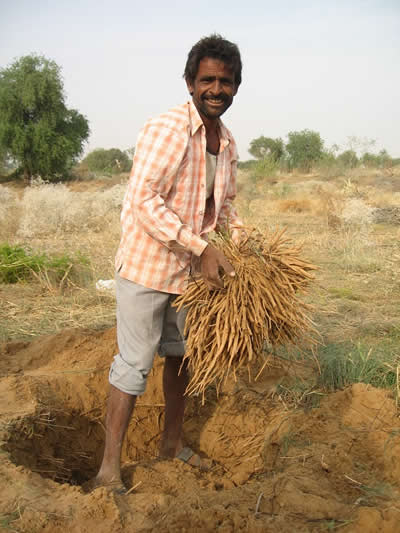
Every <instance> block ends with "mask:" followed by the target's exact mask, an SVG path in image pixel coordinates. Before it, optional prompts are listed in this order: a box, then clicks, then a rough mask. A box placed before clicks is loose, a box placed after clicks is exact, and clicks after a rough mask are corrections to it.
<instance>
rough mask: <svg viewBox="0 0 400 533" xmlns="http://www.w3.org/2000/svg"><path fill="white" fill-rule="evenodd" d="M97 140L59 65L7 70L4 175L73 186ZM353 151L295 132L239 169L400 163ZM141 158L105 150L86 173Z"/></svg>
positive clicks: (25, 63)
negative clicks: (70, 101)
mask: <svg viewBox="0 0 400 533" xmlns="http://www.w3.org/2000/svg"><path fill="white" fill-rule="evenodd" d="M89 132H90V130H89V123H88V120H87V119H86V117H84V116H83V115H82V114H80V113H79V112H78V111H77V110H76V109H69V108H68V107H67V106H66V104H65V95H64V87H63V80H62V77H61V72H60V67H59V66H58V65H57V64H56V63H55V62H54V61H51V60H49V59H46V58H45V57H43V56H39V55H35V54H31V55H28V56H24V57H21V58H20V59H18V60H16V61H15V62H14V63H13V64H11V65H10V66H9V67H7V68H2V69H0V174H7V175H8V176H11V177H12V178H19V177H21V176H23V177H24V178H25V179H26V180H27V179H29V178H31V177H36V176H40V177H41V178H43V179H45V180H48V181H62V180H64V179H67V178H69V177H70V176H71V174H72V169H76V164H77V162H78V160H79V158H80V157H81V155H82V153H83V149H84V145H85V143H86V141H87V139H88V137H89ZM350 144H351V146H350V148H349V149H348V150H345V151H343V152H341V153H339V149H338V147H335V148H334V149H333V148H332V149H330V150H327V149H326V148H325V147H324V141H323V140H322V139H321V136H320V134H319V133H317V132H315V131H311V130H308V129H305V130H302V131H292V132H290V133H289V134H288V141H287V142H286V143H285V142H284V141H283V140H282V139H281V138H276V139H274V138H271V137H264V136H261V137H258V138H257V139H253V140H252V141H251V143H250V148H249V153H250V154H251V155H252V156H253V157H254V158H255V159H253V160H249V161H244V162H240V163H239V165H240V167H242V168H253V169H255V171H254V172H255V174H256V175H260V176H263V175H265V174H269V173H271V172H274V171H276V170H277V169H285V170H289V171H290V170H292V169H295V168H297V169H299V170H301V171H304V172H309V171H310V170H311V169H312V168H313V167H314V166H315V165H341V166H342V167H346V168H354V167H357V166H358V165H364V166H367V167H385V166H390V165H393V164H397V163H400V160H399V159H393V158H391V157H390V155H389V154H388V153H387V151H386V150H381V151H380V152H379V153H378V154H374V153H373V152H372V151H371V150H370V149H366V150H363V151H362V155H361V156H359V155H357V152H360V150H356V147H357V146H356V145H357V139H356V138H355V137H353V138H352V139H351V143H350ZM364 144H365V143H364ZM367 144H368V143H367ZM372 144H373V143H372ZM372 144H371V142H369V145H371V146H372ZM133 153H134V148H131V149H129V150H126V151H121V150H120V149H118V148H110V149H104V148H98V149H96V150H93V151H92V152H90V153H89V154H88V155H87V156H86V157H85V158H84V159H83V161H82V162H81V163H80V165H79V167H80V170H81V171H82V172H83V174H84V173H85V172H89V173H90V172H91V173H102V174H106V175H111V174H115V173H119V172H128V171H129V170H130V167H131V161H132V156H133Z"/></svg>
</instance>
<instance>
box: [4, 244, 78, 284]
mask: <svg viewBox="0 0 400 533" xmlns="http://www.w3.org/2000/svg"><path fill="white" fill-rule="evenodd" d="M78 265H80V266H84V267H87V266H88V265H89V261H88V259H87V258H86V257H84V256H83V255H82V254H80V253H77V254H76V255H75V256H74V257H70V256H69V255H66V254H65V255H58V256H54V257H48V256H47V255H46V254H43V253H42V254H34V253H32V252H31V251H30V250H25V249H24V248H22V247H21V246H11V245H10V244H7V243H5V244H2V245H0V283H17V282H19V281H26V280H31V279H32V278H35V277H36V278H39V279H41V280H43V281H44V282H45V283H46V285H48V286H53V285H55V284H60V283H63V282H65V281H66V280H67V278H71V276H72V274H73V272H74V270H76V267H77V266H78Z"/></svg>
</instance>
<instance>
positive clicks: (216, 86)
mask: <svg viewBox="0 0 400 533" xmlns="http://www.w3.org/2000/svg"><path fill="white" fill-rule="evenodd" d="M221 90H222V84H221V82H220V81H219V80H214V81H213V83H212V85H211V89H210V92H211V93H212V94H219V93H220V92H221Z"/></svg>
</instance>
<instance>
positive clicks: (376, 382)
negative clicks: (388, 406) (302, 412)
mask: <svg viewBox="0 0 400 533" xmlns="http://www.w3.org/2000/svg"><path fill="white" fill-rule="evenodd" d="M318 359H319V363H320V367H321V375H320V378H319V385H320V386H322V387H323V388H325V389H328V390H336V389H341V388H343V387H346V386H347V385H351V384H352V383H366V384H370V385H373V386H374V387H382V388H394V387H395V386H396V382H397V376H396V368H397V366H398V365H399V364H400V358H399V356H398V355H395V354H394V353H393V352H388V351H381V352H380V353H379V355H377V354H376V353H374V352H373V350H372V348H369V349H368V348H367V347H366V346H364V345H362V344H361V343H358V344H354V343H350V342H347V343H343V344H339V343H332V344H328V345H327V346H324V347H323V348H321V350H320V352H319V356H318Z"/></svg>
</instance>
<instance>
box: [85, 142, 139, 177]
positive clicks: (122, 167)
mask: <svg viewBox="0 0 400 533" xmlns="http://www.w3.org/2000/svg"><path fill="white" fill-rule="evenodd" d="M82 164H83V165H86V166H87V168H88V169H89V170H90V171H92V172H104V173H106V174H117V173H119V172H129V170H130V168H131V165H132V163H131V160H130V158H129V157H128V154H127V153H126V152H122V151H121V150H119V149H118V148H110V149H108V150H105V149H104V148H97V149H96V150H93V151H92V152H90V153H89V154H88V155H87V156H86V157H85V159H84V160H83V161H82Z"/></svg>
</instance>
